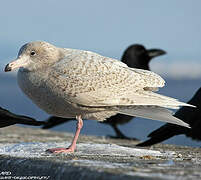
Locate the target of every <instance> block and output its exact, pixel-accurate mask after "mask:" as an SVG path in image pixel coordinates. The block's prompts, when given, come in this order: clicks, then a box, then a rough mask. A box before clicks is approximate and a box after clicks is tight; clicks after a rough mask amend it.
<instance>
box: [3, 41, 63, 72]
mask: <svg viewBox="0 0 201 180" xmlns="http://www.w3.org/2000/svg"><path fill="white" fill-rule="evenodd" d="M62 57H63V54H62V51H61V49H60V48H57V47H56V46H54V45H52V44H50V43H47V42H44V41H35V42H30V43H27V44H25V45H23V46H22V47H21V48H20V50H19V53H18V56H17V59H16V60H14V61H12V62H10V63H8V64H7V65H6V67H5V72H7V71H12V70H13V69H16V68H23V69H26V70H28V71H32V70H36V69H38V68H43V67H45V66H48V65H50V64H53V63H54V62H56V61H58V60H59V59H61V58H62Z"/></svg>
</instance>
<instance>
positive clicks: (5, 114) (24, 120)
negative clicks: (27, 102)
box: [0, 107, 45, 128]
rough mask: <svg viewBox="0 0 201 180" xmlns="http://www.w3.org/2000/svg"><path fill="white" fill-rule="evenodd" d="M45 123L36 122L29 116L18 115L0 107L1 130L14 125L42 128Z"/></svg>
mask: <svg viewBox="0 0 201 180" xmlns="http://www.w3.org/2000/svg"><path fill="white" fill-rule="evenodd" d="M44 123H45V122H44V121H36V120H35V119H33V118H30V117H28V116H21V115H17V114H14V113H11V112H10V111H8V110H6V109H3V108H1V107H0V128H2V127H6V126H10V125H14V124H25V125H32V126H41V125H43V124H44Z"/></svg>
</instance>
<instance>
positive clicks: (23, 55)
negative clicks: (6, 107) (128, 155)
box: [5, 41, 192, 153]
mask: <svg viewBox="0 0 201 180" xmlns="http://www.w3.org/2000/svg"><path fill="white" fill-rule="evenodd" d="M16 68H19V70H18V74H17V81H18V85H19V87H20V88H21V89H22V91H23V92H24V93H25V94H26V95H27V96H28V97H29V98H30V99H31V100H32V101H33V102H34V103H35V104H36V105H37V106H38V107H39V108H41V109H43V110H44V111H46V112H47V113H49V114H51V115H54V116H59V117H64V118H76V119H77V128H76V133H75V136H74V138H73V141H72V143H71V145H70V146H69V147H68V148H53V149H49V150H47V151H48V152H52V153H62V152H63V153H69V152H74V151H75V148H76V142H77V139H78V136H79V134H80V130H81V129H82V127H83V120H82V119H92V120H98V121H104V120H105V119H106V118H109V117H111V116H114V115H116V114H117V113H119V114H126V115H131V116H138V117H143V118H148V119H155V120H160V121H165V122H169V123H173V124H178V125H181V126H185V127H189V125H188V124H187V123H185V122H183V121H182V120H180V119H178V118H176V117H174V116H172V113H171V111H170V110H168V109H167V108H172V109H177V108H178V107H179V106H192V105H189V104H186V103H183V102H179V101H178V100H176V99H174V98H171V97H167V96H163V95H160V94H157V93H155V92H153V91H156V90H157V89H158V88H159V87H163V86H164V84H165V81H164V80H163V79H162V78H161V77H160V76H159V75H157V74H156V73H153V72H151V71H146V70H141V69H135V68H130V67H128V66H127V65H126V64H125V63H123V62H120V61H118V60H116V59H112V58H109V57H104V56H101V55H99V54H97V53H94V52H90V51H84V50H77V49H69V48H59V47H56V46H54V45H52V44H50V43H47V42H44V41H35V42H30V43H27V44H25V45H23V46H22V47H21V48H20V50H19V53H18V56H17V59H16V60H14V61H12V62H10V63H8V64H7V65H6V67H5V72H7V71H12V70H13V69H16Z"/></svg>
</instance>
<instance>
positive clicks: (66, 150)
mask: <svg viewBox="0 0 201 180" xmlns="http://www.w3.org/2000/svg"><path fill="white" fill-rule="evenodd" d="M76 119H77V128H76V132H75V136H74V138H73V141H72V143H71V145H70V146H69V147H68V148H53V149H48V150H47V151H48V152H51V153H73V152H74V151H75V148H76V142H77V139H78V137H79V134H80V130H81V129H82V126H83V121H82V118H81V115H79V116H76Z"/></svg>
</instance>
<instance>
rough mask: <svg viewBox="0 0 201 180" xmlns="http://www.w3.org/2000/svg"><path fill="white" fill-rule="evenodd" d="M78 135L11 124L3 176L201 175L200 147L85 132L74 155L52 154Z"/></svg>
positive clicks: (4, 141)
mask: <svg viewBox="0 0 201 180" xmlns="http://www.w3.org/2000/svg"><path fill="white" fill-rule="evenodd" d="M72 137H73V134H69V133H59V132H52V131H47V130H40V129H31V128H22V127H16V126H12V127H8V128H3V129H1V130H0V179H3V178H4V179H5V178H6V177H7V178H8V177H9V176H10V177H11V178H13V179H14V177H15V179H16V178H19V177H21V178H24V179H28V178H29V179H31V178H32V179H33V178H34V177H35V179H54V180H55V179H62V180H63V179H74V180H75V179H114V180H116V179H182V180H183V179H184V180H185V179H201V151H200V148H191V147H182V146H173V145H162V144H159V145H156V146H153V147H151V148H141V149H140V148H136V147H135V144H136V143H138V142H137V141H133V140H119V139H109V138H105V137H95V136H85V135H82V136H80V138H79V142H78V146H77V151H76V152H75V153H73V154H50V153H46V152H45V150H46V149H47V148H52V147H67V146H68V145H69V144H70V142H71V139H72Z"/></svg>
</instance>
